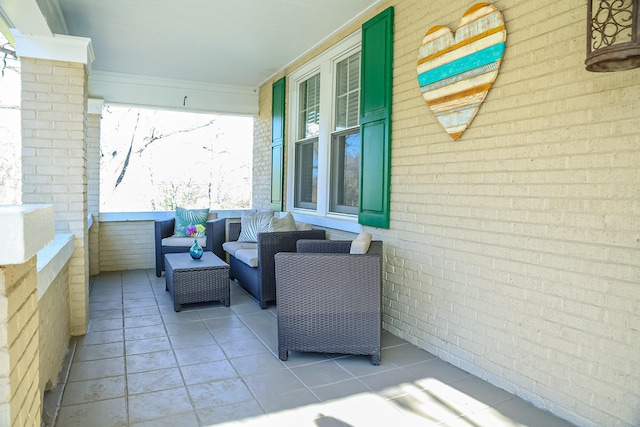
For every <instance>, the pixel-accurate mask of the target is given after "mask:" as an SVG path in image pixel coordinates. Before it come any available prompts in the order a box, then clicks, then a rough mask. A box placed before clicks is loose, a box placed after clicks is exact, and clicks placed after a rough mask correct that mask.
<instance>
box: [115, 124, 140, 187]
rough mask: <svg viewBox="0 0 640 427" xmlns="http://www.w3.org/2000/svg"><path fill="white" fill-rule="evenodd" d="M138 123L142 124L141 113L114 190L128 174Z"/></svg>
mask: <svg viewBox="0 0 640 427" xmlns="http://www.w3.org/2000/svg"><path fill="white" fill-rule="evenodd" d="M138 123H140V112H138V114H137V116H136V125H135V127H134V128H133V132H132V133H131V141H130V142H129V151H128V152H127V157H125V159H124V163H123V165H122V170H121V171H120V175H119V176H118V179H117V180H116V185H115V186H114V187H113V188H114V189H116V188H117V187H118V185H120V183H121V182H122V180H123V179H124V174H125V173H127V166H129V160H130V159H131V151H132V150H133V141H134V139H135V137H136V130H137V129H138Z"/></svg>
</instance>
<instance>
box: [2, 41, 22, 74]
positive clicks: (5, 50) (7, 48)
mask: <svg viewBox="0 0 640 427" xmlns="http://www.w3.org/2000/svg"><path fill="white" fill-rule="evenodd" d="M8 58H10V59H12V60H17V59H18V56H17V55H16V51H15V50H13V48H12V47H11V45H10V44H8V43H5V44H3V45H2V46H0V60H1V61H2V67H1V68H0V76H2V77H4V72H5V70H13V71H17V68H16V67H12V66H11V65H9V64H8V62H7V59H8Z"/></svg>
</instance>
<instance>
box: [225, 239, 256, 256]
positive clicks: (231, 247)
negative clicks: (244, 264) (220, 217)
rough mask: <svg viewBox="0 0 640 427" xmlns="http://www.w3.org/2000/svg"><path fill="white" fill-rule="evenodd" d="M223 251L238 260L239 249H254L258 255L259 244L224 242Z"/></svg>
mask: <svg viewBox="0 0 640 427" xmlns="http://www.w3.org/2000/svg"><path fill="white" fill-rule="evenodd" d="M222 249H224V250H225V251H226V252H228V253H229V254H230V255H233V256H234V257H236V258H238V257H237V256H236V251H237V250H239V249H254V250H255V251H256V253H257V252H258V244H257V243H253V242H224V243H223V244H222Z"/></svg>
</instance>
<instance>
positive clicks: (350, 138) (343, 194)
mask: <svg viewBox="0 0 640 427" xmlns="http://www.w3.org/2000/svg"><path fill="white" fill-rule="evenodd" d="M331 148H332V150H331V151H332V161H331V206H330V209H331V211H332V212H340V213H348V214H353V215H357V214H358V200H359V198H360V197H359V195H360V181H359V179H360V132H359V131H358V129H355V130H352V131H350V132H348V133H339V134H334V135H333V138H332V147H331Z"/></svg>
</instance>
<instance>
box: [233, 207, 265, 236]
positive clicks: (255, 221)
mask: <svg viewBox="0 0 640 427" xmlns="http://www.w3.org/2000/svg"><path fill="white" fill-rule="evenodd" d="M272 218H273V211H259V212H247V213H245V214H244V215H242V218H241V219H240V236H239V237H238V242H257V241H258V233H265V232H268V231H271V219H272Z"/></svg>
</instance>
